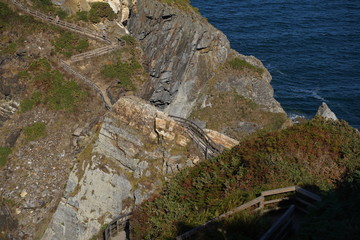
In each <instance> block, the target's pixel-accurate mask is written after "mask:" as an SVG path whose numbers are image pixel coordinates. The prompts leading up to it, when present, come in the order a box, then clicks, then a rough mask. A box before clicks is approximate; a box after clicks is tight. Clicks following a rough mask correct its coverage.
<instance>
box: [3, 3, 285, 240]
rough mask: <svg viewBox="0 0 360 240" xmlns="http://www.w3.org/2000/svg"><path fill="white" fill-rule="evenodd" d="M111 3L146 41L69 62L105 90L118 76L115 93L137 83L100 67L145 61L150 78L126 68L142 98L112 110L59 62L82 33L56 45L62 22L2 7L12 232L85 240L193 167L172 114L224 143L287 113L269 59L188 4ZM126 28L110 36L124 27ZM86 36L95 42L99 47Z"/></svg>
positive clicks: (192, 154)
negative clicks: (235, 43) (239, 44)
mask: <svg viewBox="0 0 360 240" xmlns="http://www.w3.org/2000/svg"><path fill="white" fill-rule="evenodd" d="M111 2H113V3H114V4H115V3H116V4H115V5H116V8H117V10H118V11H119V15H118V19H117V20H116V21H115V22H112V23H109V21H107V20H104V23H105V25H106V24H109V25H111V26H115V27H114V29H115V28H116V26H117V28H120V27H119V25H120V26H121V24H124V25H126V26H127V28H128V29H129V31H131V33H132V34H133V35H134V36H135V37H136V38H137V43H139V44H140V47H141V50H140V49H138V47H137V43H132V44H128V45H127V47H126V48H122V49H120V50H119V51H118V52H113V53H112V54H108V55H104V56H100V57H96V58H93V59H89V60H85V61H83V62H78V63H75V64H73V66H72V67H74V69H76V70H77V71H79V72H81V74H84V75H86V76H87V77H88V78H89V79H90V80H91V81H93V82H95V83H96V84H98V85H99V86H103V88H104V89H107V90H109V88H110V87H112V86H114V88H116V89H117V90H116V91H113V92H111V91H108V92H110V93H111V94H113V95H116V97H115V99H117V98H119V97H120V96H123V95H130V94H132V93H133V92H131V91H127V90H124V89H122V87H121V86H119V82H121V80H123V79H120V80H119V79H112V78H106V77H104V75H102V74H101V71H100V70H101V69H103V68H104V66H108V67H112V68H115V67H118V66H123V65H121V64H123V63H129V62H131V63H133V62H135V63H137V64H138V65H140V64H143V65H145V68H146V70H147V73H148V75H149V78H150V80H149V81H146V79H147V77H148V76H147V75H146V74H144V73H143V72H142V71H140V72H139V73H137V74H134V75H132V76H130V77H129V79H131V80H132V81H133V82H132V83H133V85H134V87H135V88H137V90H138V91H137V92H136V94H138V95H139V96H141V97H142V98H143V99H145V100H141V99H139V98H136V97H129V96H128V97H122V98H120V99H119V100H118V101H117V103H115V105H114V106H113V107H112V109H111V111H106V110H105V109H104V108H103V105H102V102H101V99H100V98H99V97H98V95H97V93H96V92H95V91H94V90H93V89H91V88H89V87H87V86H86V85H85V84H84V83H82V82H81V81H79V80H78V79H75V78H73V76H69V75H68V74H67V73H64V72H61V70H60V67H59V65H58V64H57V61H56V57H59V56H60V57H61V58H63V57H64V59H68V57H67V58H65V56H64V52H63V51H62V50H64V49H65V48H67V47H69V46H71V47H76V46H77V43H78V42H80V41H85V39H84V38H82V39H79V38H77V40H74V39H76V37H73V38H72V40H71V41H70V42H71V43H69V41H68V40H69V39H67V41H68V42H66V43H65V44H63V45H64V46H63V47H64V49H60V50H59V49H58V47H59V46H58V45H60V44H59V42H58V40H59V38H60V37H61V36H62V33H63V32H65V31H63V30H62V29H59V28H57V27H52V26H50V25H46V24H44V23H41V22H38V21H36V20H34V19H32V18H31V17H29V16H26V15H21V16H20V15H17V14H16V13H13V12H10V11H9V12H10V13H9V14H8V15H7V14H3V12H5V11H3V12H1V14H2V15H0V17H1V21H3V22H5V23H6V27H4V28H2V30H4V31H3V32H2V33H3V34H4V35H5V33H6V35H7V36H9V37H4V38H3V42H2V43H4V45H5V46H6V48H5V49H6V52H5V51H2V53H4V57H2V58H1V59H0V60H1V61H0V65H1V72H0V73H1V78H0V98H1V103H0V121H1V122H4V123H3V125H2V126H1V128H0V148H1V150H2V149H5V150H6V154H7V156H9V157H7V156H6V158H7V161H6V160H5V162H4V163H2V162H1V164H0V166H1V169H0V180H1V182H2V183H3V186H2V187H1V188H0V193H1V198H0V204H2V203H3V202H5V203H6V204H7V205H9V206H10V208H11V209H12V214H13V216H14V218H15V219H17V220H18V222H19V228H18V229H17V230H16V232H15V234H14V236H17V237H20V238H24V239H34V238H35V239H40V238H41V237H42V236H43V233H44V232H45V235H44V236H43V239H89V238H90V237H92V236H93V235H94V234H97V233H98V231H100V229H101V226H102V225H103V224H106V223H108V222H109V221H110V220H111V219H112V218H114V217H115V216H117V215H118V214H121V213H123V212H127V211H130V210H131V209H132V207H133V206H134V205H135V204H139V203H141V202H142V201H143V200H144V199H147V198H149V197H150V195H151V194H153V193H156V192H157V191H158V189H159V188H160V186H161V185H162V183H163V182H164V181H165V180H168V179H170V176H172V175H173V174H174V173H176V172H177V171H179V170H180V169H182V168H184V167H189V166H194V165H195V164H196V163H197V162H198V161H200V160H201V159H202V158H203V156H202V154H201V153H200V152H199V151H198V149H197V148H196V147H195V146H194V144H193V142H192V141H191V140H190V138H189V136H188V135H187V133H186V132H185V131H184V129H183V128H182V127H181V126H179V125H178V124H176V123H175V122H174V121H173V120H172V119H171V118H169V117H168V115H167V113H169V114H174V115H177V116H183V117H188V118H191V119H193V120H194V121H196V122H197V123H198V124H199V125H201V127H202V128H205V127H206V128H208V129H209V130H208V132H209V133H211V134H212V136H213V137H214V138H215V139H214V140H216V141H217V142H222V143H223V144H224V145H227V146H233V145H235V144H237V143H238V142H237V141H236V140H233V139H230V138H227V137H226V136H224V135H223V134H226V135H230V136H231V137H233V138H236V139H237V140H239V139H241V138H242V137H243V136H245V135H247V134H249V133H252V132H255V131H257V130H260V129H264V130H266V131H268V130H271V129H278V128H281V127H283V126H284V123H286V116H285V114H284V112H283V110H282V108H281V106H280V105H279V103H278V102H277V101H276V100H275V99H274V98H273V90H272V88H271V85H270V80H271V76H270V74H269V72H268V71H267V70H266V69H265V68H264V66H263V65H262V63H261V62H260V61H259V60H257V59H256V58H255V57H252V56H250V57H247V56H243V55H241V54H239V53H236V52H235V51H233V50H231V49H230V45H229V42H228V40H227V39H226V36H225V35H224V34H223V33H221V32H220V31H218V30H217V29H215V28H214V27H213V26H211V25H210V24H209V23H208V22H207V21H206V19H204V18H202V17H201V16H200V15H198V14H197V13H196V12H194V10H193V9H192V8H191V7H190V6H189V5H186V6H183V7H179V6H178V5H176V4H175V5H174V4H164V3H162V2H159V1H150V0H139V1H137V2H136V1H111ZM57 3H59V4H60V5H61V4H63V5H62V6H65V7H68V9H70V10H71V11H72V12H76V11H77V10H87V9H88V7H89V5H88V2H86V1H80V5H77V2H75V1H64V2H63V1H58V2H57ZM120 6H121V7H120ZM113 9H114V8H113ZM71 11H70V12H71ZM72 20H73V19H72ZM1 24H2V22H1ZM81 24H83V25H85V26H87V27H88V28H91V29H93V30H96V27H94V26H92V25H91V24H90V23H84V22H81ZM1 26H2V25H1ZM13 26H17V28H14V27H13ZM28 29H30V30H31V31H27V30H28ZM119 32H120V31H115V30H114V31H113V32H111V34H112V35H111V37H118V38H120V37H122V35H121V34H120V33H119ZM23 33H24V35H23ZM25 33H26V34H25ZM74 35H76V34H75V33H74ZM74 35H72V36H74ZM109 35H110V34H109ZM67 37H69V35H67ZM69 38H70V37H69ZM24 39H25V40H24ZM128 39H130V40H131V41H132V38H130V37H129V38H128ZM134 42H136V41H135V40H134ZM83 43H84V42H83ZM88 43H89V46H90V47H89V48H90V49H91V48H98V47H100V46H101V43H98V42H95V40H89V41H88ZM14 46H15V47H14ZM79 48H80V47H79ZM87 50H89V49H87ZM71 51H73V53H79V51H78V50H77V49H71ZM84 51H86V50H84ZM125 66H130V65H125ZM122 77H123V75H122ZM109 86H110V87H109ZM110 90H111V89H110ZM125 92H126V93H125ZM107 94H108V95H109V93H107ZM148 102H150V103H151V104H152V105H150V104H148ZM154 105H155V106H156V107H157V108H155V107H154ZM18 108H19V109H18ZM159 109H160V110H164V112H165V113H164V112H162V111H160V110H159ZM214 130H217V131H219V132H221V134H220V133H217V132H216V131H214ZM224 140H226V141H225V142H224ZM10 152H11V153H10ZM0 157H1V158H2V156H0ZM2 164H4V166H3V165H2ZM2 212H4V211H2ZM54 212H55V213H54ZM53 213H54V215H53V216H52V215H51V214H53ZM1 214H2V213H1ZM1 214H0V217H2V215H1ZM50 220H51V223H50V225H49V226H48V223H49V222H50ZM1 234H2V233H1ZM1 234H0V237H2V235H1Z"/></svg>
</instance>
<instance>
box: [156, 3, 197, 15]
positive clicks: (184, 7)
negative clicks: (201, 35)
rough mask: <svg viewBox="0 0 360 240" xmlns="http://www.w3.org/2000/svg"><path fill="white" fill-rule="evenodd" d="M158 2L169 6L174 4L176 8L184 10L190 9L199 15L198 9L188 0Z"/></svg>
mask: <svg viewBox="0 0 360 240" xmlns="http://www.w3.org/2000/svg"><path fill="white" fill-rule="evenodd" d="M160 2H162V3H165V4H167V5H170V6H175V7H177V8H178V9H180V10H183V11H185V12H189V11H192V12H195V13H197V14H199V15H200V11H199V9H198V8H196V7H193V6H191V4H190V0H160Z"/></svg>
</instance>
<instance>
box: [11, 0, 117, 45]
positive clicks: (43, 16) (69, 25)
mask: <svg viewBox="0 0 360 240" xmlns="http://www.w3.org/2000/svg"><path fill="white" fill-rule="evenodd" d="M10 1H11V2H12V3H13V4H14V5H15V6H17V7H18V8H19V9H21V10H22V11H24V12H26V13H27V14H29V15H32V16H34V17H36V18H40V19H41V20H43V21H45V22H48V23H51V24H53V25H56V26H59V27H62V28H65V29H67V30H70V31H73V32H76V33H80V34H83V35H86V36H88V37H92V38H95V39H96V40H100V41H102V42H105V43H107V44H112V42H111V41H110V40H108V39H104V38H103V36H102V34H101V33H99V32H96V31H93V30H90V29H87V28H83V27H80V26H78V25H76V24H73V23H69V22H65V21H63V20H58V21H56V19H55V18H54V17H52V16H49V15H46V14H44V13H42V12H39V11H35V10H32V9H30V8H28V7H26V6H25V5H23V4H22V3H20V2H19V1H17V0H10Z"/></svg>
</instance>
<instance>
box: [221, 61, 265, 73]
mask: <svg viewBox="0 0 360 240" xmlns="http://www.w3.org/2000/svg"><path fill="white" fill-rule="evenodd" d="M227 64H228V65H229V66H230V67H231V68H232V69H234V70H237V71H241V72H243V71H252V72H255V73H257V74H259V75H262V74H263V72H264V69H262V68H260V67H256V66H254V65H251V64H250V63H248V62H247V61H245V60H243V59H240V58H238V57H236V58H233V59H231V60H229V61H228V62H227Z"/></svg>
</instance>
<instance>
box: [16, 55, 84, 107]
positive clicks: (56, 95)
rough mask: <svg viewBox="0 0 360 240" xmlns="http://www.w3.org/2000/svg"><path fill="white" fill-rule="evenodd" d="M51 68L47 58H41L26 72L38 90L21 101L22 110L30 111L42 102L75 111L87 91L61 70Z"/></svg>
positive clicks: (49, 105)
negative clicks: (63, 74)
mask: <svg viewBox="0 0 360 240" xmlns="http://www.w3.org/2000/svg"><path fill="white" fill-rule="evenodd" d="M51 69H52V68H51V66H50V63H49V62H48V61H47V60H46V59H39V60H37V61H35V62H33V63H31V64H30V66H29V68H28V70H27V71H25V72H24V75H26V76H27V77H28V78H30V81H31V83H33V87H35V89H36V90H35V91H34V92H33V93H32V95H31V97H30V98H26V99H24V100H22V101H21V103H20V110H21V112H26V111H29V110H31V109H32V108H33V107H34V106H36V105H39V104H41V103H43V104H46V105H47V106H48V107H49V108H50V109H53V110H65V111H68V112H73V111H75V109H76V107H77V105H78V104H79V103H80V102H81V101H82V100H83V99H84V98H85V97H86V92H85V91H83V90H82V89H81V87H80V86H79V85H78V84H77V83H76V82H75V81H73V80H65V79H64V78H63V76H62V74H61V73H60V72H59V71H57V70H53V71H52V70H51ZM25 73H26V74H25Z"/></svg>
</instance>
